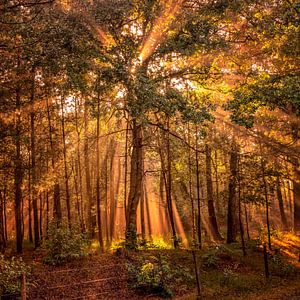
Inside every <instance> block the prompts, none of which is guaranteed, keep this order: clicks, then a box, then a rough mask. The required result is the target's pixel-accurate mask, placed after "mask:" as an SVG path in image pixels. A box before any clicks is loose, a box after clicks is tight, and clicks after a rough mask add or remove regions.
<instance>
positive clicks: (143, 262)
mask: <svg viewBox="0 0 300 300" xmlns="http://www.w3.org/2000/svg"><path fill="white" fill-rule="evenodd" d="M127 269H128V271H129V274H130V275H131V285H132V287H133V288H135V289H138V290H140V291H143V292H145V293H150V294H152V293H154V294H158V295H160V296H162V297H165V298H169V297H171V296H172V295H173V287H174V284H175V282H176V283H178V282H179V281H193V280H194V278H193V276H191V275H190V272H189V270H187V269H185V268H184V267H180V268H179V267H177V268H176V267H173V266H171V265H170V264H169V262H168V261H167V258H166V257H164V256H162V255H159V256H158V257H156V256H151V257H149V258H148V259H140V260H138V262H137V263H130V264H128V265H127Z"/></svg>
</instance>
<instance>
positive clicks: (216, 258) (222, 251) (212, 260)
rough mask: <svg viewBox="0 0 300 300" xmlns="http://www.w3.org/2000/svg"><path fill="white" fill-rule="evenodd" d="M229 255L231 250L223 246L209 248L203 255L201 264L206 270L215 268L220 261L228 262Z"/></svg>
mask: <svg viewBox="0 0 300 300" xmlns="http://www.w3.org/2000/svg"><path fill="white" fill-rule="evenodd" d="M231 254H232V250H230V249H229V248H227V247H226V246H223V245H221V246H217V247H214V248H211V249H209V250H208V251H207V252H206V253H205V254H203V256H202V264H203V266H204V267H205V268H207V269H211V268H216V267H218V265H219V263H220V261H221V260H230V259H231Z"/></svg>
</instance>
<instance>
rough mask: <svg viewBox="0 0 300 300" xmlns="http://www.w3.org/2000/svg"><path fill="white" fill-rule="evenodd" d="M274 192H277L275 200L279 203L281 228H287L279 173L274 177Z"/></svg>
mask: <svg viewBox="0 0 300 300" xmlns="http://www.w3.org/2000/svg"><path fill="white" fill-rule="evenodd" d="M276 193H277V200H278V205H279V211H280V217H281V223H282V226H283V229H284V230H287V228H288V224H287V219H286V215H285V210H284V204H283V197H282V192H281V182H280V176H279V175H277V177H276Z"/></svg>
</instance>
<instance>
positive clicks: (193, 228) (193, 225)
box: [188, 124, 196, 244]
mask: <svg viewBox="0 0 300 300" xmlns="http://www.w3.org/2000/svg"><path fill="white" fill-rule="evenodd" d="M190 134H191V131H190V124H188V144H189V145H190V143H191V137H190ZM188 168H189V196H190V201H191V218H192V239H193V244H195V241H196V225H195V203H194V196H193V188H192V187H193V182H192V155H191V148H190V147H189V149H188Z"/></svg>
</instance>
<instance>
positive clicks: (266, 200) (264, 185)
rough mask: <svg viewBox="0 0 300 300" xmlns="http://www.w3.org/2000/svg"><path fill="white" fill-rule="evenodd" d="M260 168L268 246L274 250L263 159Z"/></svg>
mask: <svg viewBox="0 0 300 300" xmlns="http://www.w3.org/2000/svg"><path fill="white" fill-rule="evenodd" d="M260 166H261V173H262V180H263V187H264V196H265V204H266V223H267V232H268V245H269V250H271V249H272V244H271V229H270V218H269V197H268V185H267V180H266V170H265V169H266V166H265V160H264V159H263V157H261V159H260Z"/></svg>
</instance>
